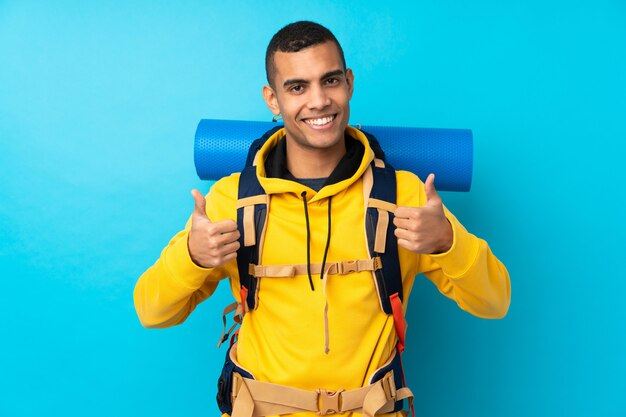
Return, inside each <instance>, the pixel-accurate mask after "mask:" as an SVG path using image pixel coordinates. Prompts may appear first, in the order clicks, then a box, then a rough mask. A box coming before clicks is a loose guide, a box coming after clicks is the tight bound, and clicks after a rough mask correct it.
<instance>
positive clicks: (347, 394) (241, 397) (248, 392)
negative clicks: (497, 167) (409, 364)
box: [226, 343, 413, 417]
mask: <svg viewBox="0 0 626 417" xmlns="http://www.w3.org/2000/svg"><path fill="white" fill-rule="evenodd" d="M227 357H228V358H229V360H230V363H232V364H233V365H234V366H233V372H232V388H231V392H230V395H231V397H230V400H231V404H232V413H231V417H265V416H272V415H282V414H292V413H300V412H303V411H311V412H315V413H316V414H318V415H320V416H324V415H330V414H336V413H345V412H347V411H354V412H358V413H362V414H363V415H364V417H374V415H376V414H381V413H391V412H394V411H398V410H399V408H398V405H399V404H400V403H398V401H402V400H404V399H408V400H409V402H410V403H411V402H412V400H413V393H412V392H411V390H410V389H409V388H407V387H403V386H400V385H399V384H401V383H402V380H401V379H400V378H399V375H396V374H395V373H394V371H397V369H398V367H397V366H394V365H397V361H398V360H399V356H397V351H394V352H393V354H392V356H391V358H390V359H389V360H388V361H387V363H385V364H384V365H383V366H381V367H380V368H379V369H377V370H376V371H375V372H374V373H373V376H372V377H371V379H370V382H371V384H369V385H367V386H365V387H362V388H356V389H352V390H344V389H338V390H334V391H329V390H326V389H323V388H318V389H316V390H315V391H308V390H303V389H300V388H294V387H289V386H285V385H279V384H273V383H270V382H263V381H257V380H255V379H254V375H252V374H251V373H250V372H248V371H247V370H246V369H245V368H243V367H241V366H240V365H239V364H238V362H237V344H236V343H235V344H234V345H233V346H231V349H230V350H229V353H228V354H227ZM226 411H230V410H226Z"/></svg>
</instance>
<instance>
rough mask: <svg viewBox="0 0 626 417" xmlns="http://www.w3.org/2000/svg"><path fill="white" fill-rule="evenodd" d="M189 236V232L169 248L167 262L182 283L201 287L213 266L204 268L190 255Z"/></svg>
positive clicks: (191, 286) (166, 256) (192, 286)
mask: <svg viewBox="0 0 626 417" xmlns="http://www.w3.org/2000/svg"><path fill="white" fill-rule="evenodd" d="M188 238H189V235H188V234H187V235H185V237H184V238H183V239H178V240H177V241H176V242H174V244H172V245H171V246H170V247H169V248H167V252H166V253H165V263H166V265H167V267H168V269H169V270H170V271H171V272H172V273H173V274H174V276H175V277H176V278H177V280H178V281H179V282H180V283H181V284H183V285H185V286H187V287H189V288H200V287H201V286H202V284H203V283H204V281H205V280H206V278H207V276H208V275H209V273H210V272H211V269H212V268H203V267H201V266H198V265H196V264H195V263H194V261H193V260H192V259H191V255H189V247H188V246H187V239H188Z"/></svg>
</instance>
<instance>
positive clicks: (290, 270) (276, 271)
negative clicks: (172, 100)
mask: <svg viewBox="0 0 626 417" xmlns="http://www.w3.org/2000/svg"><path fill="white" fill-rule="evenodd" d="M308 266H310V268H311V269H310V271H311V274H321V273H322V264H321V263H317V264H310V265H308ZM380 268H382V263H381V261H380V258H378V257H376V258H372V259H358V260H354V261H340V262H326V263H325V264H324V269H325V271H324V277H326V276H327V275H347V274H350V273H353V272H362V271H377V270H379V269H380ZM248 273H249V274H250V275H252V276H254V277H256V278H261V277H268V278H293V277H295V276H296V275H306V274H307V265H306V264H291V265H253V264H250V265H249V267H248Z"/></svg>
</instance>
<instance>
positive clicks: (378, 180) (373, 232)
mask: <svg viewBox="0 0 626 417" xmlns="http://www.w3.org/2000/svg"><path fill="white" fill-rule="evenodd" d="M371 170H372V182H373V184H372V185H371V191H370V193H369V196H367V215H366V216H365V217H366V218H365V230H366V232H367V244H368V247H369V251H370V255H371V257H372V258H374V257H380V259H381V261H382V268H381V269H378V270H377V271H375V272H374V275H375V283H376V288H377V290H378V295H379V299H380V305H381V308H382V310H383V311H384V312H385V313H387V314H393V308H392V301H391V297H392V296H395V297H397V298H398V299H399V300H400V301H402V300H403V298H404V297H403V293H402V276H401V274H400V260H399V259H398V244H397V239H396V236H395V234H394V230H393V227H392V226H393V218H394V214H393V213H394V211H395V209H396V171H395V170H394V169H393V167H392V166H391V165H389V164H387V163H385V162H384V161H382V160H380V159H375V160H374V162H373V164H372V166H371Z"/></svg>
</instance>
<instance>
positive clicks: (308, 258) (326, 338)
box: [300, 191, 332, 354]
mask: <svg viewBox="0 0 626 417" xmlns="http://www.w3.org/2000/svg"><path fill="white" fill-rule="evenodd" d="M300 196H301V197H302V202H303V204H304V217H305V220H306V270H307V274H308V276H309V284H310V285H311V291H315V287H314V286H313V278H311V226H310V224H309V210H308V206H307V201H306V191H302V194H300ZM331 203H332V196H331V197H328V233H327V235H326V247H325V248H324V257H323V258H322V268H321V272H320V279H321V280H322V282H323V284H322V285H323V287H322V288H323V289H324V301H325V303H324V353H326V354H328V352H330V331H329V328H328V298H327V297H326V284H327V283H328V279H324V277H326V278H328V277H327V273H328V271H326V258H327V256H328V248H329V247H330V230H331V220H330V219H331V216H330V213H331Z"/></svg>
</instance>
